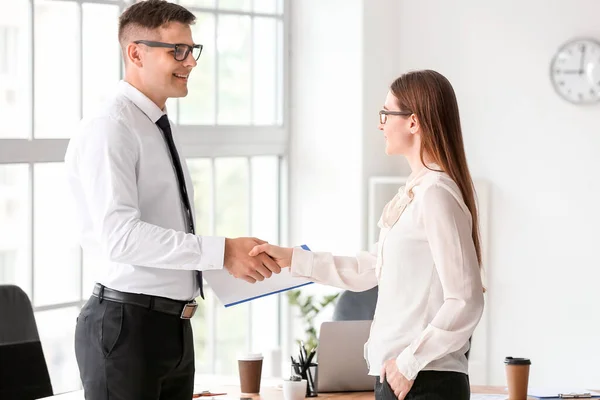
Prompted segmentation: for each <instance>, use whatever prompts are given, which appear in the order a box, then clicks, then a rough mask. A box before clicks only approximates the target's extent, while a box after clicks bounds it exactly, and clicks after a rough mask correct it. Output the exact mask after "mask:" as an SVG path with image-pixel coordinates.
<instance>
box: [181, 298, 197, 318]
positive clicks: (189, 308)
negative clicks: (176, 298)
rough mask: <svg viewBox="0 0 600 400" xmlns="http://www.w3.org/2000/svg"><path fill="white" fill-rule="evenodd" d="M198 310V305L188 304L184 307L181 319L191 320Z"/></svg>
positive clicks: (194, 303)
mask: <svg viewBox="0 0 600 400" xmlns="http://www.w3.org/2000/svg"><path fill="white" fill-rule="evenodd" d="M197 308H198V303H196V302H193V303H187V304H186V305H184V306H183V310H181V316H180V317H179V318H181V319H190V318H192V317H193V316H194V314H196V309H197Z"/></svg>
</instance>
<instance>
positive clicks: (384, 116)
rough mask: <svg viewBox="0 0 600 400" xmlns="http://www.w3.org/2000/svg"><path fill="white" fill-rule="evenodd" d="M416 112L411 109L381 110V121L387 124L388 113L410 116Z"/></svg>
mask: <svg viewBox="0 0 600 400" xmlns="http://www.w3.org/2000/svg"><path fill="white" fill-rule="evenodd" d="M413 114H414V113H413V112H411V111H389V110H381V111H379V122H380V123H381V124H382V125H385V123H386V122H387V117H388V115H402V116H405V117H407V116H409V115H413Z"/></svg>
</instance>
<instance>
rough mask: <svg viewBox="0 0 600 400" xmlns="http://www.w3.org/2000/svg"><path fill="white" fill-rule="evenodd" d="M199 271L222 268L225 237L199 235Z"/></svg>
mask: <svg viewBox="0 0 600 400" xmlns="http://www.w3.org/2000/svg"><path fill="white" fill-rule="evenodd" d="M199 239H200V252H201V253H200V267H199V268H198V270H200V271H212V270H217V269H223V263H224V258H225V238H224V237H221V236H201V237H199Z"/></svg>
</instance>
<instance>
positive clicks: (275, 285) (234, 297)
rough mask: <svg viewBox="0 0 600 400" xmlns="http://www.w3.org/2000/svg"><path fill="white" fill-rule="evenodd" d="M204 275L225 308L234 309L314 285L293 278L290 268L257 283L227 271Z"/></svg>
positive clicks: (305, 248) (303, 279) (206, 272)
mask: <svg viewBox="0 0 600 400" xmlns="http://www.w3.org/2000/svg"><path fill="white" fill-rule="evenodd" d="M300 247H301V248H302V249H304V250H309V251H310V249H309V248H308V246H306V245H304V244H303V245H302V246H300ZM202 275H203V276H204V279H205V280H206V283H207V284H208V286H209V287H210V288H211V289H212V291H213V293H214V294H215V296H216V297H217V298H218V299H219V301H220V302H221V303H222V304H223V305H224V306H225V307H232V306H235V305H238V304H243V303H246V302H248V301H252V300H256V299H260V298H262V297H266V296H271V295H274V294H278V293H282V292H286V291H288V290H293V289H298V288H300V287H302V286H306V285H311V284H312V283H313V282H312V281H310V280H308V279H307V278H302V277H298V276H292V273H291V271H290V268H283V269H282V270H281V272H280V273H279V274H273V275H272V276H271V277H270V278H268V279H265V280H264V281H259V282H256V283H249V282H246V281H245V280H243V279H237V278H234V277H233V276H232V275H230V274H229V272H228V271H227V270H225V269H221V270H216V271H203V272H202Z"/></svg>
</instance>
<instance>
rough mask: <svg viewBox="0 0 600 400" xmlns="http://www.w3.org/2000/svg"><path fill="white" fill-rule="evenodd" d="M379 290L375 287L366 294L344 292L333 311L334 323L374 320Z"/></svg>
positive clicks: (365, 292)
mask: <svg viewBox="0 0 600 400" xmlns="http://www.w3.org/2000/svg"><path fill="white" fill-rule="evenodd" d="M378 293H379V289H378V287H377V286H375V287H374V288H372V289H369V290H367V291H364V292H351V291H349V290H346V291H344V292H342V294H341V295H340V297H339V298H338V301H337V303H336V305H335V309H334V310H333V320H334V321H363V320H372V319H373V315H375V306H376V305H377V294H378Z"/></svg>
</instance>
